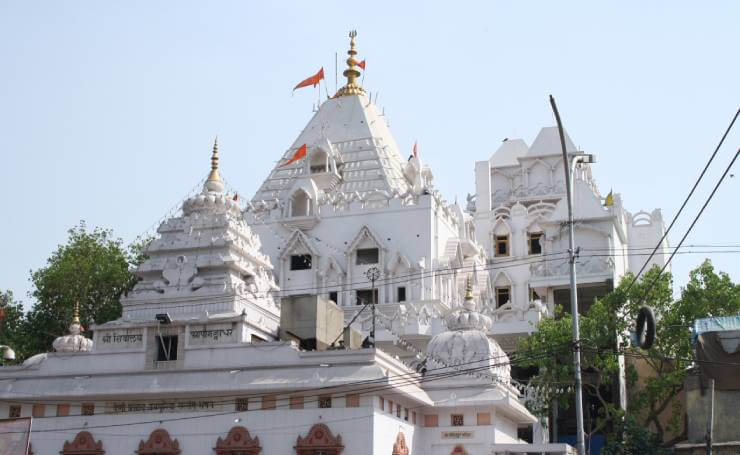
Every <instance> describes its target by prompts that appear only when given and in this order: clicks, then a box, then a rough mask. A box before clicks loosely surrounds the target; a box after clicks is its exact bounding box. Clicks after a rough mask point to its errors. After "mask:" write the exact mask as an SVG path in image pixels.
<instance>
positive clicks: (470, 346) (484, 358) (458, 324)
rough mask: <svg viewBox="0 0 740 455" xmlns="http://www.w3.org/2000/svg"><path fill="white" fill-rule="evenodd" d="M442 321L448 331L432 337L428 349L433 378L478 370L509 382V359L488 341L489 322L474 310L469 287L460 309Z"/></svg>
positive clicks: (501, 350) (497, 346)
mask: <svg viewBox="0 0 740 455" xmlns="http://www.w3.org/2000/svg"><path fill="white" fill-rule="evenodd" d="M445 321H446V323H447V329H448V330H447V331H445V332H442V333H440V334H437V335H435V336H434V338H432V339H431V341H430V342H429V344H428V345H427V369H428V370H434V373H435V374H436V373H445V372H447V371H450V372H452V371H456V370H457V371H460V370H468V369H478V370H477V371H478V372H480V373H484V374H492V375H496V376H497V377H498V378H500V379H502V380H505V381H509V380H510V379H511V366H510V365H509V356H507V355H506V353H505V352H504V350H503V349H501V346H499V344H498V343H497V342H496V341H494V340H492V339H490V338H489V337H488V335H487V332H488V329H489V328H490V327H491V318H489V317H488V316H485V315H482V314H480V313H479V312H477V311H476V310H475V302H473V296H472V293H471V292H470V284H468V293H467V295H466V297H465V303H464V304H463V307H462V308H460V309H457V310H454V311H452V312H451V313H450V314H448V315H447V317H445Z"/></svg>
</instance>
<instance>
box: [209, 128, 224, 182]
mask: <svg viewBox="0 0 740 455" xmlns="http://www.w3.org/2000/svg"><path fill="white" fill-rule="evenodd" d="M208 180H209V181H211V182H220V181H221V176H220V175H218V136H216V139H215V140H214V141H213V154H212V155H211V173H210V175H208Z"/></svg>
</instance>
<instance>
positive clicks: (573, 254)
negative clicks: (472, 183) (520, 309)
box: [550, 95, 594, 455]
mask: <svg viewBox="0 0 740 455" xmlns="http://www.w3.org/2000/svg"><path fill="white" fill-rule="evenodd" d="M550 105H551V106H552V111H553V113H554V114H555V120H556V121H557V123H558V132H559V133H560V145H561V147H562V149H563V164H564V166H563V169H564V170H565V191H566V196H567V198H568V257H569V262H570V312H571V316H572V317H573V369H574V372H573V375H574V379H575V389H576V390H575V392H576V450H577V451H578V454H579V455H585V453H586V440H585V437H584V432H583V393H582V390H581V388H582V385H581V382H582V381H581V341H580V338H581V333H580V328H579V325H578V288H577V287H576V258H577V257H578V252H577V251H576V247H575V239H574V237H575V227H574V225H573V166H575V165H576V164H577V163H593V162H594V160H593V155H586V154H581V155H579V156H577V157H574V159H573V162H570V160H569V159H568V151H567V150H566V147H565V132H564V131H563V124H562V122H561V121H560V114H559V113H558V107H557V106H556V105H555V98H553V97H552V95H550Z"/></svg>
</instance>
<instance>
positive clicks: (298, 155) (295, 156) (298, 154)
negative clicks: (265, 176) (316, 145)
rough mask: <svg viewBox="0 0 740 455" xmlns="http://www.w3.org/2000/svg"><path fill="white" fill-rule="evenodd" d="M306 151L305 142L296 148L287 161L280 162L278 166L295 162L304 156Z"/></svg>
mask: <svg viewBox="0 0 740 455" xmlns="http://www.w3.org/2000/svg"><path fill="white" fill-rule="evenodd" d="M307 151H308V147H306V144H303V145H301V146H300V147H299V148H298V150H296V152H295V153H294V154H293V156H292V157H291V158H290V159H289V160H288V161H287V162H285V163H283V164H281V165H280V167H283V166H287V165H289V164H291V163H295V162H296V161H298V160H300V159H301V158H304V157H305V156H306V152H307Z"/></svg>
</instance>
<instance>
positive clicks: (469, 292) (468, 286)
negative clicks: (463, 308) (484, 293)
mask: <svg viewBox="0 0 740 455" xmlns="http://www.w3.org/2000/svg"><path fill="white" fill-rule="evenodd" d="M465 300H473V280H471V279H470V275H468V278H467V280H466V281H465Z"/></svg>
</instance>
